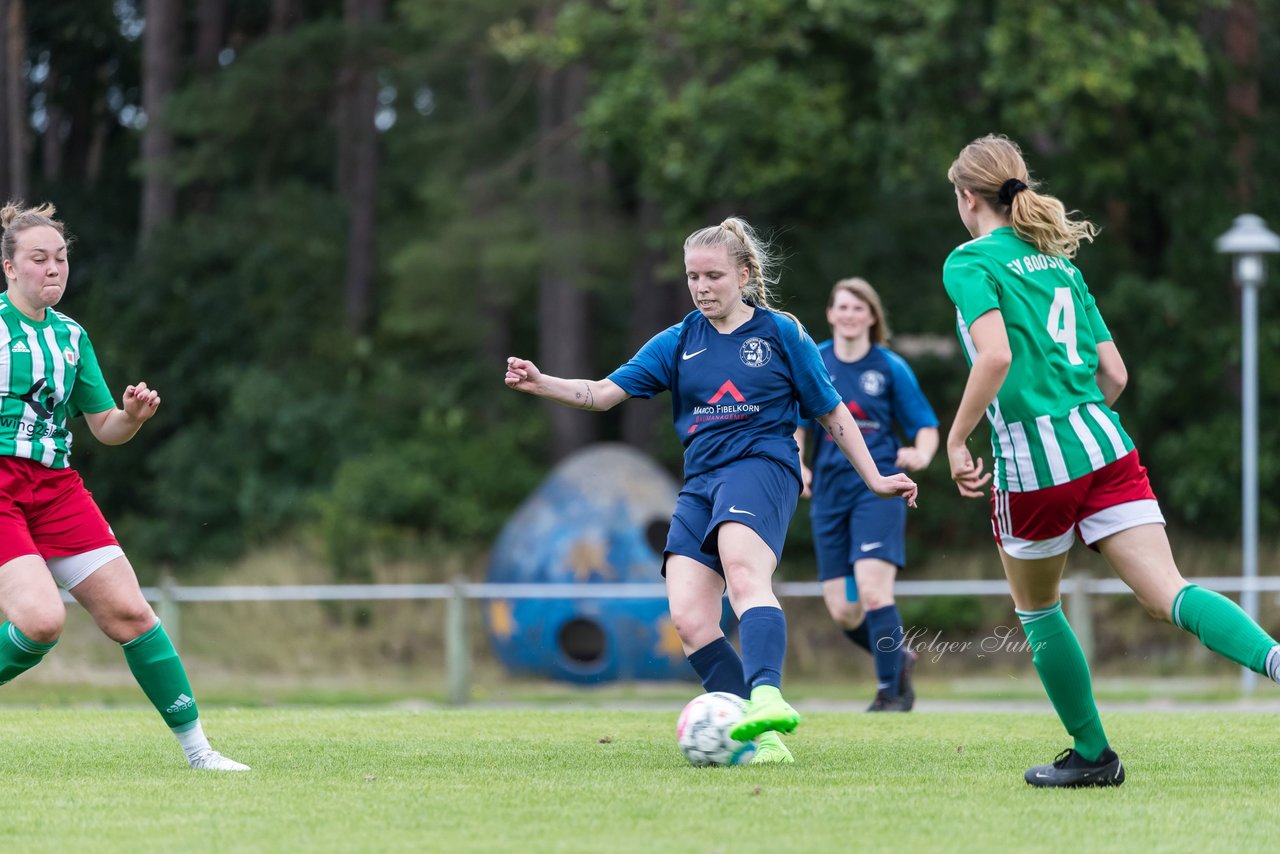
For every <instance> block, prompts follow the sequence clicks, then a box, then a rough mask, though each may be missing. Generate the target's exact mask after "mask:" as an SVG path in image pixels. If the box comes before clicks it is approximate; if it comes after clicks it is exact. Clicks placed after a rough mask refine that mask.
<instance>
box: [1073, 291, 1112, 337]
mask: <svg viewBox="0 0 1280 854" xmlns="http://www.w3.org/2000/svg"><path fill="white" fill-rule="evenodd" d="M1080 291H1081V294H1080V296H1081V301H1082V302H1083V303H1084V316H1085V317H1087V318H1088V319H1089V329H1090V330H1091V331H1092V332H1093V340H1094V342H1095V343H1097V344H1101V343H1102V342H1103V341H1110V340H1111V330H1110V329H1108V328H1107V322H1106V321H1105V320H1103V319H1102V312H1101V311H1100V310H1099V309H1098V301H1097V300H1095V299H1094V298H1093V294H1091V293H1089V287H1088V285H1086V284H1085V283H1084V279H1083V277H1081V279H1080Z"/></svg>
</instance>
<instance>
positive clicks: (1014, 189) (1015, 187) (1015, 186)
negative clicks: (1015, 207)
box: [996, 178, 1027, 205]
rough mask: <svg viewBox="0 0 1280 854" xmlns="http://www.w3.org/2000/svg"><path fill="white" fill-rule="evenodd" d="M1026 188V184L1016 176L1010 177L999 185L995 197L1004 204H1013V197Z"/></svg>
mask: <svg viewBox="0 0 1280 854" xmlns="http://www.w3.org/2000/svg"><path fill="white" fill-rule="evenodd" d="M1025 189H1027V185H1026V184H1024V183H1022V182H1021V181H1019V180H1018V179H1017V178H1010V179H1009V180H1008V181H1005V182H1004V183H1003V184H1001V185H1000V192H999V193H997V194H996V198H997V199H999V200H1000V201H1001V203H1003V204H1006V205H1011V204H1013V197H1014V196H1016V195H1018V193H1021V192H1022V191H1023V190H1025Z"/></svg>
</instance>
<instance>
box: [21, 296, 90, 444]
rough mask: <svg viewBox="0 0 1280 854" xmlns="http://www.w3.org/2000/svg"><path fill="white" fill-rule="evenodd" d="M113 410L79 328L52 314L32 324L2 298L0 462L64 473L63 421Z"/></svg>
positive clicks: (65, 438)
mask: <svg viewBox="0 0 1280 854" xmlns="http://www.w3.org/2000/svg"><path fill="white" fill-rule="evenodd" d="M114 406H115V401H113V400H112V398H111V393H110V392H109V391H108V390H107V384H106V382H105V381H104V380H103V378H102V369H101V368H100V367H98V357H97V356H96V355H94V352H93V345H92V344H90V343H89V336H88V334H87V333H86V332H85V331H84V328H83V327H82V326H80V324H78V323H76V322H75V321H74V320H72V319H71V318H69V317H67V316H66V315H65V314H62V313H60V312H57V311H54V310H53V309H48V310H47V311H46V312H45V316H44V320H42V321H35V320H32V319H31V318H29V317H27V316H26V315H24V314H23V313H22V312H20V311H18V310H17V309H16V308H14V307H13V304H12V303H10V302H9V298H8V295H4V294H0V456H7V457H25V458H27V459H32V460H35V461H36V462H39V463H42V464H43V465H46V466H48V467H49V468H54V469H64V468H67V466H68V465H70V461H69V457H70V456H71V431H70V430H68V429H67V421H68V420H69V419H71V418H73V417H74V416H76V415H79V414H81V413H84V412H105V411H106V410H108V409H111V408H113V407H114Z"/></svg>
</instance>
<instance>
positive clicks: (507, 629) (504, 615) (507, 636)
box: [489, 599, 516, 640]
mask: <svg viewBox="0 0 1280 854" xmlns="http://www.w3.org/2000/svg"><path fill="white" fill-rule="evenodd" d="M489 625H490V626H491V627H492V628H493V633H494V634H495V635H497V636H498V637H500V638H502V639H503V640H511V636H512V635H514V634H515V633H516V618H515V615H514V614H512V613H511V603H510V602H508V601H507V600H506V599H492V600H490V601H489Z"/></svg>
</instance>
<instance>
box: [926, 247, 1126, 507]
mask: <svg viewBox="0 0 1280 854" xmlns="http://www.w3.org/2000/svg"><path fill="white" fill-rule="evenodd" d="M942 282H943V285H944V286H945V287H946V289H947V295H948V296H949V297H951V301H952V302H953V303H955V306H956V330H957V332H958V333H959V335H960V342H961V344H962V345H963V347H964V351H965V358H966V360H968V362H969V364H970V365H972V364H973V358H974V356H975V355H976V354H977V351H976V350H975V349H974V346H973V340H972V339H971V338H970V336H969V327H970V325H971V324H972V323H973V322H974V321H975V320H977V319H978V318H979V317H981V316H982V315H984V314H986V313H987V312H989V311H993V310H998V311H999V312H1000V314H1001V315H1002V316H1003V318H1004V325H1005V328H1006V329H1007V330H1008V334H1009V348H1010V350H1011V352H1012V353H1013V362H1012V364H1011V365H1010V367H1009V375H1008V377H1006V378H1005V381H1004V385H1003V386H1001V388H1000V392H999V393H998V394H997V395H996V399H995V400H994V401H993V402H992V404H991V406H989V407H988V408H987V418H988V419H989V420H990V421H991V448H992V455H993V456H994V459H995V466H994V472H995V483H996V486H997V487H998V488H1000V489H1003V490H1007V491H1009V492H1029V491H1031V490H1034V489H1044V488H1045V487H1049V486H1057V485H1058V484H1062V483H1066V482H1068V481H1070V480H1075V479H1076V478H1078V477H1083V476H1084V475H1086V474H1089V473H1090V472H1093V471H1097V470H1098V469H1100V468H1102V467H1103V466H1105V465H1107V464H1108V463H1112V462H1115V461H1116V460H1117V459H1119V458H1120V457H1123V456H1124V455H1126V454H1128V453H1129V452H1130V451H1132V450H1133V440H1131V439H1130V438H1129V435H1128V434H1127V433H1125V431H1124V428H1123V427H1121V426H1120V418H1119V417H1118V416H1117V415H1116V414H1115V413H1114V412H1112V411H1111V409H1110V408H1109V407H1108V406H1107V405H1106V404H1105V403H1104V402H1103V397H1102V391H1101V389H1099V388H1098V383H1097V379H1096V377H1095V375H1096V373H1097V370H1098V344H1099V343H1101V342H1104V341H1110V340H1111V333H1110V332H1108V331H1107V325H1106V324H1105V323H1104V322H1103V320H1102V315H1101V313H1099V311H1098V306H1097V304H1096V303H1095V302H1094V299H1093V296H1092V295H1090V293H1089V288H1088V286H1087V285H1085V282H1084V276H1082V275H1081V274H1080V271H1079V270H1077V269H1076V267H1075V265H1074V264H1072V263H1071V262H1070V261H1069V260H1068V259H1066V258H1063V257H1061V256H1056V255H1046V254H1044V253H1042V252H1041V251H1040V250H1038V249H1037V248H1036V247H1035V246H1034V245H1032V244H1030V243H1027V242H1026V241H1024V240H1022V239H1021V238H1019V237H1018V236H1017V234H1015V233H1014V230H1013V229H1012V228H1008V227H1006V228H997V229H996V230H995V231H993V232H991V233H990V234H987V235H984V236H983V237H979V238H977V239H976V240H971V241H969V242H968V243H965V244H962V245H961V246H959V247H957V248H956V249H955V251H953V252H952V253H951V255H950V256H949V257H948V258H947V263H946V264H945V265H944V266H943V269H942Z"/></svg>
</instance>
